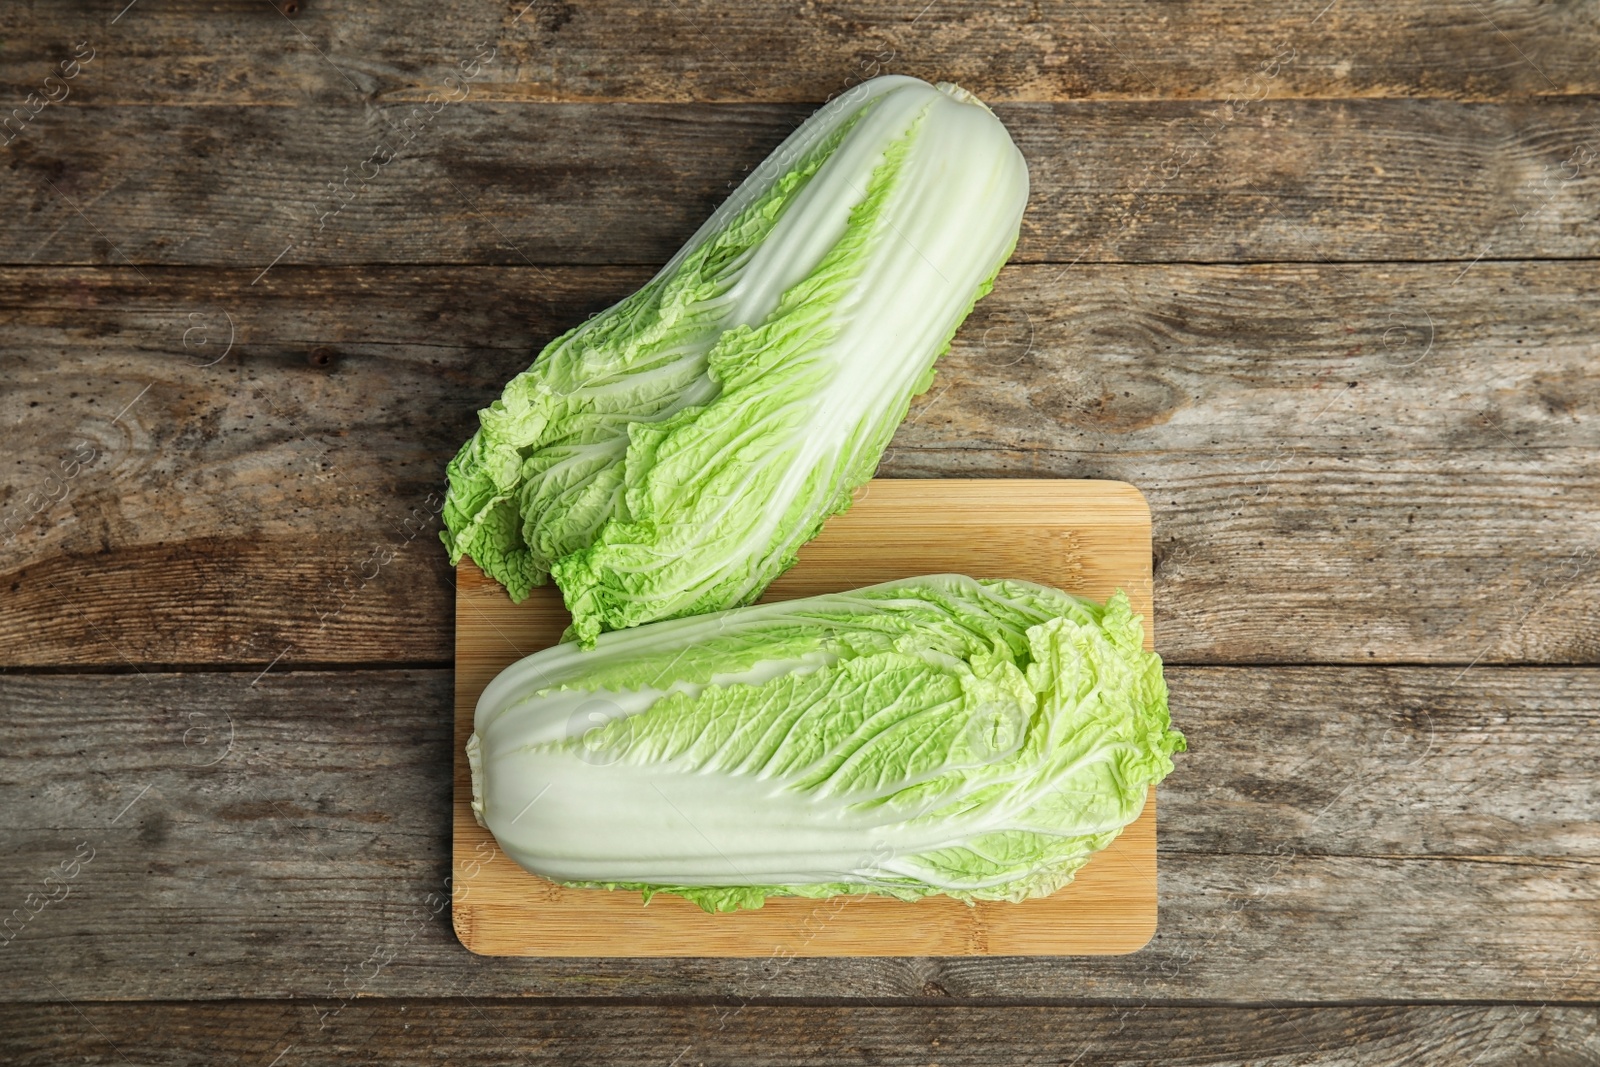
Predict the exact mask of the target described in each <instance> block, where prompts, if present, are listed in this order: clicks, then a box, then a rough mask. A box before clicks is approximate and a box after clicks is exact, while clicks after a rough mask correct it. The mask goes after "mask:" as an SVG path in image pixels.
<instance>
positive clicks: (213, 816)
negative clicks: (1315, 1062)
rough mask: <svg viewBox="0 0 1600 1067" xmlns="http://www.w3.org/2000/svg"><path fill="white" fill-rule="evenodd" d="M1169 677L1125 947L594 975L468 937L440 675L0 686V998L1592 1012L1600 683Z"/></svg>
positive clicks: (447, 701) (1267, 673) (1599, 889)
mask: <svg viewBox="0 0 1600 1067" xmlns="http://www.w3.org/2000/svg"><path fill="white" fill-rule="evenodd" d="M1170 684H1171V688H1172V692H1173V717H1174V720H1175V722H1176V723H1177V724H1178V725H1179V726H1180V728H1182V729H1183V730H1184V731H1185V732H1186V734H1187V736H1188V738H1189V741H1190V745H1191V749H1190V751H1189V752H1188V753H1186V754H1184V755H1183V756H1181V757H1180V758H1179V760H1178V769H1177V771H1176V772H1175V773H1174V774H1173V775H1172V776H1171V777H1170V778H1169V779H1168V781H1167V782H1166V783H1165V784H1163V786H1162V787H1161V830H1160V848H1161V858H1160V877H1159V883H1160V884H1159V889H1160V901H1161V919H1160V927H1159V929H1158V931H1157V934H1156V938H1155V940H1154V941H1153V942H1152V944H1151V945H1150V947H1149V948H1147V949H1145V950H1144V951H1141V952H1139V953H1137V954H1135V955H1132V956H1125V957H1105V958H1098V959H1085V958H1078V959H1073V958H1066V959H1015V958H1012V959H1000V958H996V959H945V960H937V961H932V960H919V959H908V960H881V959H880V960H870V959H868V960H861V959H857V960H803V959H793V958H781V959H780V958H775V959H769V960H653V961H645V960H610V961H606V960H582V959H580V960H534V959H524V960H509V959H486V958H483V957H475V956H472V955H470V954H469V953H468V952H467V951H466V950H465V949H463V948H462V947H461V946H460V945H459V944H458V943H457V942H456V939H455V936H454V934H453V932H452V931H451V929H450V925H449V913H448V909H447V900H448V887H447V886H446V884H445V880H446V877H447V875H448V874H449V872H450V865H449V840H450V837H449V813H450V803H449V801H450V736H451V729H450V705H451V674H450V672H448V671H433V670H428V671H413V670H394V671H361V672H356V671H346V672H339V673H318V672H296V673H288V674H284V673H280V672H279V671H278V670H274V671H269V672H267V673H265V674H264V675H260V676H257V675H256V674H255V673H254V672H239V673H185V674H145V675H138V674H131V673H128V674H115V675H27V676H12V677H0V706H3V707H4V708H5V709H6V710H5V715H4V716H3V718H0V750H3V751H5V752H6V753H7V762H6V765H5V773H4V779H3V780H0V807H3V810H5V812H6V813H7V815H6V827H5V828H4V830H3V831H0V848H3V851H4V852H5V854H6V855H7V857H8V862H7V864H6V868H5V873H4V882H3V884H0V900H3V901H6V902H8V903H7V909H8V910H9V909H10V908H18V909H22V912H21V914H20V915H19V914H17V913H12V916H11V919H10V920H9V921H10V923H11V925H10V926H9V927H8V928H7V929H8V931H15V935H16V936H15V938H14V939H13V940H11V941H10V943H9V944H8V945H6V946H5V947H3V948H0V952H3V953H4V954H5V955H4V959H5V978H4V983H5V985H4V988H5V997H6V999H18V1000H60V999H62V998H69V999H71V1000H75V1001H76V1000H85V999H88V1000H96V999H114V1000H122V999H142V998H152V999H163V998H212V997H242V996H252V997H300V998H312V999H317V1000H318V1001H319V1003H320V1004H321V1006H322V1008H323V1009H331V1008H334V1007H338V1006H339V1004H340V1002H341V1001H342V1000H346V999H348V998H349V997H352V996H356V995H368V996H445V997H450V996H458V995H470V996H473V997H477V996H521V995H542V996H594V995H604V996H613V995H617V996H645V995H675V996H692V997H745V998H759V997H780V996H807V997H841V996H870V997H916V996H945V995H950V996H962V997H971V996H979V997H1053V998H1059V999H1074V998H1076V999H1107V998H1113V999H1118V1000H1123V1001H1133V1002H1134V1003H1142V1002H1144V1001H1146V1000H1150V1001H1162V1002H1164V1001H1172V1000H1208V1001H1244V1002H1262V1001H1272V1002H1283V1001H1292V1000H1307V1001H1318V1000H1342V1001H1347V1000H1363V1001H1370V1000H1374V999H1379V1000H1386V1001H1402V1000H1490V999H1508V1000H1516V1001H1521V1002H1526V1003H1540V1002H1543V1001H1562V1002H1582V1001H1595V1000H1600V924H1596V923H1595V922H1594V918H1595V916H1596V915H1597V914H1600V878H1597V877H1596V874H1597V872H1600V841H1597V836H1596V835H1597V830H1596V826H1597V825H1600V798H1597V796H1596V794H1595V792H1594V789H1593V780H1594V771H1595V767H1596V765H1597V764H1600V731H1597V730H1596V729H1595V726H1596V721H1595V720H1596V714H1597V712H1596V709H1597V708H1600V670H1595V669H1559V668H1538V669H1534V668H1528V669H1511V668H1498V669H1491V668H1475V669H1473V670H1470V671H1467V672H1465V673H1463V672H1462V671H1460V670H1459V669H1429V668H1368V669H1361V668H1350V667H1332V668H1327V667H1324V668H1256V669H1245V668H1227V667H1219V668H1204V669H1181V668H1180V669H1174V670H1172V671H1171V672H1170ZM75 855H77V856H88V857H89V858H88V859H87V861H85V862H81V863H79V864H78V865H77V866H76V869H75V873H74V874H73V875H72V876H70V877H68V876H64V875H63V874H62V873H61V872H63V871H67V870H69V869H72V867H73V865H72V863H71V861H72V859H73V857H74V856H75ZM64 863H65V864H67V866H63V864H64ZM46 876H52V877H53V881H52V882H48V883H47V882H45V878H46ZM469 887H470V886H469ZM30 893H37V894H41V897H40V898H36V899H34V900H32V901H30V900H29V898H28V894H30ZM47 896H49V897H55V898H57V899H55V900H54V902H51V903H42V900H43V897H47ZM34 911H37V914H33V912H34ZM669 1058H670V1057H669ZM267 1059H270V1056H268V1057H267Z"/></svg>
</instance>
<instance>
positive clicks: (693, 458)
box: [442, 76, 1028, 642]
mask: <svg viewBox="0 0 1600 1067" xmlns="http://www.w3.org/2000/svg"><path fill="white" fill-rule="evenodd" d="M1027 196H1028V177H1027V168H1026V166H1025V164H1024V163H1023V160H1022V156H1021V154H1020V153H1019V152H1018V151H1017V149H1016V146H1015V145H1014V144H1012V142H1011V139H1010V137H1009V136H1008V135H1007V133H1006V131H1005V128H1004V127H1003V126H1002V125H1001V124H1000V122H999V120H998V119H996V118H995V117H994V115H993V114H992V113H990V111H989V110H988V109H987V108H986V107H984V106H983V105H982V104H981V103H979V102H978V101H977V100H976V99H975V98H974V97H972V96H971V95H969V94H967V93H966V92H964V91H963V90H961V89H958V88H956V87H954V86H950V85H942V84H941V85H940V86H937V87H935V86H931V85H928V84H927V83H925V82H921V81H918V80H916V79H914V78H906V77H898V76H895V77H884V78H877V79H874V80H873V81H870V82H866V83H864V84H862V85H858V86H856V87H855V88H854V89H852V90H850V91H849V92H847V93H845V94H843V95H842V96H840V97H839V98H837V99H836V100H834V101H833V102H832V103H830V104H829V105H827V106H826V107H824V108H823V109H822V110H821V111H819V112H817V113H816V114H815V115H813V116H812V117H811V118H810V119H809V120H807V121H806V123H805V124H804V125H802V126H801V127H800V128H799V129H798V130H796V131H795V132H794V134H793V135H791V136H790V137H789V139H788V140H786V141H785V142H784V143H783V145H781V146H780V147H779V148H778V150H777V151H776V152H774V153H773V155H772V156H771V157H769V158H768V159H767V160H766V161H765V162H764V163H763V164H762V165H761V167H759V168H758V169H757V170H756V172H755V173H754V174H752V175H751V176H750V178H749V179H747V180H746V181H745V182H744V184H742V185H741V186H740V187H739V188H738V190H736V191H735V193H734V194H733V196H732V197H730V198H729V200H728V201H727V202H726V203H725V204H723V205H722V207H721V208H720V209H719V210H718V211H717V212H716V213H715V214H713V215H712V217H711V218H710V219H709V220H707V222H706V223H705V225H704V226H702V227H701V228H700V230H699V232H697V233H696V234H695V235H694V236H693V237H692V238H691V239H690V240H689V242H688V244H686V245H685V246H684V248H683V249H682V250H681V251H679V252H678V254H677V255H676V256H675V257H673V259H672V261H671V262H669V263H668V264H667V265H666V266H665V267H664V268H663V269H662V270H661V272H660V273H659V274H657V275H656V277H655V278H654V279H652V280H651V281H650V282H649V284H647V285H646V286H645V287H644V288H643V289H641V290H639V292H637V293H635V294H633V295H632V296H630V297H628V298H627V299H626V300H624V301H622V302H621V303H619V304H617V305H616V306H614V307H612V308H610V309H609V310H607V311H605V312H602V313H601V314H599V315H597V316H595V317H594V318H592V319H590V320H589V321H588V322H585V323H584V324H583V325H581V326H579V327H577V328H576V329H574V330H572V331H570V332H569V333H567V334H565V335H564V336H562V337H560V338H557V339H556V340H555V341H553V342H552V343H551V344H550V345H549V347H548V348H546V349H545V351H544V352H543V353H541V355H540V356H539V358H538V360H537V361H536V362H535V363H534V365H533V366H532V367H531V368H530V369H528V370H527V371H525V372H524V373H522V374H520V375H518V376H517V377H516V378H514V379H512V381H511V382H510V383H509V384H508V385H507V386H506V388H505V392H504V394H503V395H502V396H501V397H500V399H498V400H496V401H495V402H494V403H493V404H491V405H490V406H489V407H488V408H486V409H484V410H483V411H482V412H480V416H479V417H480V423H481V425H480V428H479V430H478V432H477V433H476V434H474V435H473V437H472V438H471V439H470V440H468V441H467V443H466V444H465V445H464V446H463V447H462V449H461V451H460V453H459V454H458V455H457V456H456V458H455V459H454V460H453V461H452V462H451V464H450V467H449V476H450V491H449V495H448V496H447V498H446V503H445V509H444V519H445V525H446V530H445V532H444V533H443V535H442V536H443V539H444V542H445V544H446V545H447V546H448V548H449V549H450V558H451V562H452V563H454V562H459V560H460V559H461V557H462V556H463V555H467V556H471V557H472V559H473V560H474V562H476V563H477V564H478V565H479V566H480V567H482V568H483V570H484V571H485V572H487V573H488V574H489V575H490V576H492V577H494V578H495V579H496V580H498V581H499V582H501V583H502V584H503V585H504V586H505V587H506V589H507V590H508V592H509V593H510V594H511V596H512V598H513V599H514V600H521V599H522V598H523V597H526V596H527V595H528V592H529V590H530V589H531V588H532V587H533V586H535V585H541V584H543V583H544V582H545V581H546V580H548V578H550V577H551V576H553V577H554V578H555V581H556V582H557V584H558V585H560V587H561V590H562V593H563V595H564V597H565V599H566V602H567V606H568V608H569V609H571V611H572V615H573V629H574V632H575V633H576V635H577V636H578V637H579V638H580V639H582V640H584V641H585V642H592V641H593V639H594V638H595V637H596V636H597V635H598V634H599V633H601V632H602V631H604V630H610V629H619V628H622V627H627V626H633V625H636V624H638V623H642V622H648V621H651V620H655V619H663V618H673V617H678V616H683V615H692V614H699V613H703V612H709V611H717V610H721V609H724V608H729V607H733V606H737V605H740V604H746V603H749V602H751V601H753V600H754V599H755V598H756V597H758V596H759V595H760V594H761V592H762V591H763V590H764V589H765V588H766V587H767V585H768V584H769V583H770V582H771V581H772V580H773V579H774V578H776V577H777V576H778V575H779V574H780V573H782V572H783V571H784V570H785V569H786V568H787V567H788V566H789V565H790V564H792V563H793V562H794V559H795V555H796V553H797V552H798V551H799V549H800V546H801V545H803V544H804V543H805V542H806V541H808V540H810V539H811V538H812V537H814V536H816V534H817V532H818V531H819V530H820V529H821V527H822V524H823V522H824V520H826V519H827V518H828V517H829V516H830V515H833V514H835V513H837V512H840V511H843V510H845V509H846V508H847V507H848V506H849V504H850V499H851V495H852V494H853V492H854V490H855V489H856V488H857V487H859V486H860V485H861V484H862V483H864V482H865V481H866V480H867V479H868V478H870V477H871V476H872V473H873V471H874V469H875V468H876V466H877V464H878V460H879V458H880V457H881V456H882V454H883V451H884V449H885V448H886V447H887V445H888V443H889V439H890V438H891V437H892V435H893V434H894V431H895V428H896V427H897V426H898V425H899V423H900V422H901V420H902V419H903V418H904V417H905V414H906V411H907V410H908V407H909V405H910V402H911V398H912V397H913V396H915V395H916V394H918V393H920V392H922V391H923V390H925V389H926V388H927V387H928V385H929V384H930V382H931V381H932V377H933V365H934V362H935V361H936V360H937V359H938V357H939V356H940V355H942V354H943V353H944V352H945V351H946V350H947V349H948V347H949V345H950V340H951V337H952V335H953V334H954V333H955V330H956V328H957V326H959V325H960V324H961V322H962V320H963V319H965V318H966V316H967V314H968V312H969V311H970V310H971V309H972V305H973V304H974V303H975V302H976V301H977V300H978V299H979V298H980V297H982V296H983V295H984V294H985V293H987V292H988V291H989V288H990V286H991V285H992V284H993V281H994V277H995V275H996V274H997V273H998V271H999V269H1000V266H1001V265H1002V264H1003V263H1004V262H1005V261H1006V259H1007V258H1008V257H1009V256H1010V254H1011V250H1012V248H1013V247H1014V246H1015V244H1016V239H1017V233H1018V228H1019V226H1020V224H1021V218H1022V211H1023V207H1024V205H1025V203H1026V201H1027Z"/></svg>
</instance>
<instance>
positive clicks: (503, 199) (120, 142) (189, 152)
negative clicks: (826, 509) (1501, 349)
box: [0, 97, 1600, 284]
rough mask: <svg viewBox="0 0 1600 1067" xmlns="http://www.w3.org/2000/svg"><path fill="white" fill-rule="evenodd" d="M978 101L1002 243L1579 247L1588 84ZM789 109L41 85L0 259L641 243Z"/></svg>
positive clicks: (621, 255) (1599, 173) (1593, 154)
mask: <svg viewBox="0 0 1600 1067" xmlns="http://www.w3.org/2000/svg"><path fill="white" fill-rule="evenodd" d="M996 110H997V114H999V116H1000V118H1001V119H1002V120H1003V121H1004V122H1005V123H1006V126H1007V127H1008V129H1009V130H1010V131H1011V134H1012V136H1013V138H1014V139H1015V140H1016V142H1017V145H1018V147H1019V148H1020V149H1021V150H1022V153H1023V155H1024V156H1025V157H1026V158H1027V160H1028V165H1029V168H1030V172H1031V179H1032V186H1031V187H1032V196H1031V199H1030V202H1029V205H1028V208H1027V213H1026V214H1025V216H1024V218H1023V223H1022V235H1021V240H1020V241H1019V243H1018V246H1017V251H1016V255H1015V259H1016V261H1017V262H1019V263H1034V262H1055V263H1062V264H1066V263H1074V262H1077V263H1099V262H1254V261H1378V260H1430V261H1434V260H1437V261H1447V260H1459V261H1462V262H1463V263H1465V262H1467V261H1471V260H1473V259H1476V258H1479V257H1482V258H1484V259H1518V258H1573V257H1581V256H1589V257H1593V256H1597V255H1600V228H1597V227H1595V226H1593V225H1592V224H1591V223H1592V220H1593V219H1594V218H1595V217H1596V216H1597V215H1600V132H1597V131H1600V101H1596V100H1595V99H1593V98H1586V97H1570V98H1548V99H1541V100H1528V101H1520V102H1515V103H1506V104H1497V105H1487V104H1473V103H1460V102H1454V101H1447V100H1332V101H1329V100H1310V101H1294V100H1263V101H1259V102H1256V103H1254V104H1250V105H1248V106H1239V107H1236V108H1235V107H1230V106H1228V105H1226V104H1221V103H1216V102H1199V101H1172V100H1166V101H1150V102H1080V103H1064V104H1042V103H1041V104H1009V105H1001V106H998V107H997V109H996ZM810 111H811V109H810V108H808V107H798V106H779V105H756V104H751V105H672V106H667V105H655V104H637V105H623V104H615V105H601V104H557V105H548V106H541V107H524V106H518V105H514V104H504V103H481V102H475V101H471V100H468V101H466V102H463V103H460V104H456V105H453V106H446V107H444V108H442V109H441V110H440V111H439V112H438V114H436V115H435V114H430V113H429V112H428V111H427V110H426V109H422V108H418V107H413V106H412V105H392V106H385V107H378V108H370V109H357V108H353V107H351V106H350V105H348V104H345V105H340V106H319V107H304V108H298V107H230V108H194V107H189V108H185V107H137V108H117V107H111V108H104V107H94V106H87V105H86V106H82V107H78V106H70V107H69V106H62V107H59V108H47V109H45V110H44V111H43V112H41V113H40V114H39V115H38V116H36V117H35V118H34V119H33V120H32V122H31V123H30V125H29V126H28V127H27V129H26V130H25V131H24V132H23V134H22V135H21V136H19V137H18V138H17V139H16V140H15V141H14V142H13V143H12V144H11V145H10V146H9V147H8V152H9V153H10V155H9V160H8V165H7V167H6V168H4V169H3V170H0V195H3V196H4V197H5V198H6V200H7V202H8V203H10V204H12V205H13V206H12V210H11V212H10V214H9V216H8V224H7V226H6V228H5V230H4V232H3V234H0V262H5V263H13V264H20V263H32V264H47V263H58V264H66V263H75V264H94V265H116V266H123V265H126V264H127V263H130V262H133V263H138V264H140V265H146V264H149V265H184V264H191V265H207V266H219V267H225V268H229V269H233V270H243V271H246V272H248V275H249V278H247V279H246V280H247V281H248V280H249V279H251V278H254V277H256V275H257V274H258V273H259V272H261V271H263V270H265V269H266V268H267V267H268V266H269V265H271V264H273V263H277V264H278V267H277V268H275V270H274V272H273V273H269V274H268V275H266V279H264V281H263V283H262V284H265V281H266V280H270V279H272V278H273V277H274V274H275V273H276V270H278V269H281V268H282V267H284V266H296V265H300V266H305V265H333V264H370V263H401V264H500V265H508V266H523V265H526V264H530V263H532V264H551V263H561V264H596V265H598V264H617V263H633V264H639V263H657V264H658V263H663V262H665V261H666V260H667V259H669V258H670V257H671V256H672V254H673V253H674V252H676V251H677V250H678V247H679V246H680V244H681V243H682V242H683V241H685V240H687V239H688V237H689V236H690V235H691V234H692V233H693V232H694V230H695V229H696V228H697V227H698V226H699V225H700V223H701V222H702V221H704V219H705V218H706V216H707V215H709V214H710V213H711V212H712V211H713V210H714V209H715V208H716V206H717V205H718V204H719V203H721V201H722V200H723V199H724V198H725V197H726V196H727V195H728V193H729V191H730V190H731V188H732V187H733V186H734V185H735V184H737V183H738V182H739V181H740V180H742V179H743V177H744V175H745V173H746V172H747V171H748V170H750V169H751V168H753V167H755V166H756V165H758V164H759V163H760V162H761V160H762V159H764V158H765V157H766V156H767V154H768V153H769V152H770V151H771V150H772V149H773V148H774V147H776V146H777V145H778V143H779V142H780V141H781V140H782V139H783V138H784V137H785V136H786V135H787V134H788V133H789V132H790V131H791V129H793V128H794V127H795V126H797V125H798V124H799V123H800V122H802V121H803V120H804V119H805V117H806V116H807V115H808V114H809V113H810ZM153 144H159V145H162V146H164V149H163V150H162V151H160V152H152V151H149V150H148V146H150V145H153ZM380 148H381V149H382V152H380ZM374 153H379V154H377V155H375V154H374ZM391 155H392V159H390V156H391ZM381 159H390V161H389V162H387V163H384V164H380V163H379V162H378V160H381ZM1457 269H1458V270H1459V269H1460V267H1459V266H1458V267H1457Z"/></svg>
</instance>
